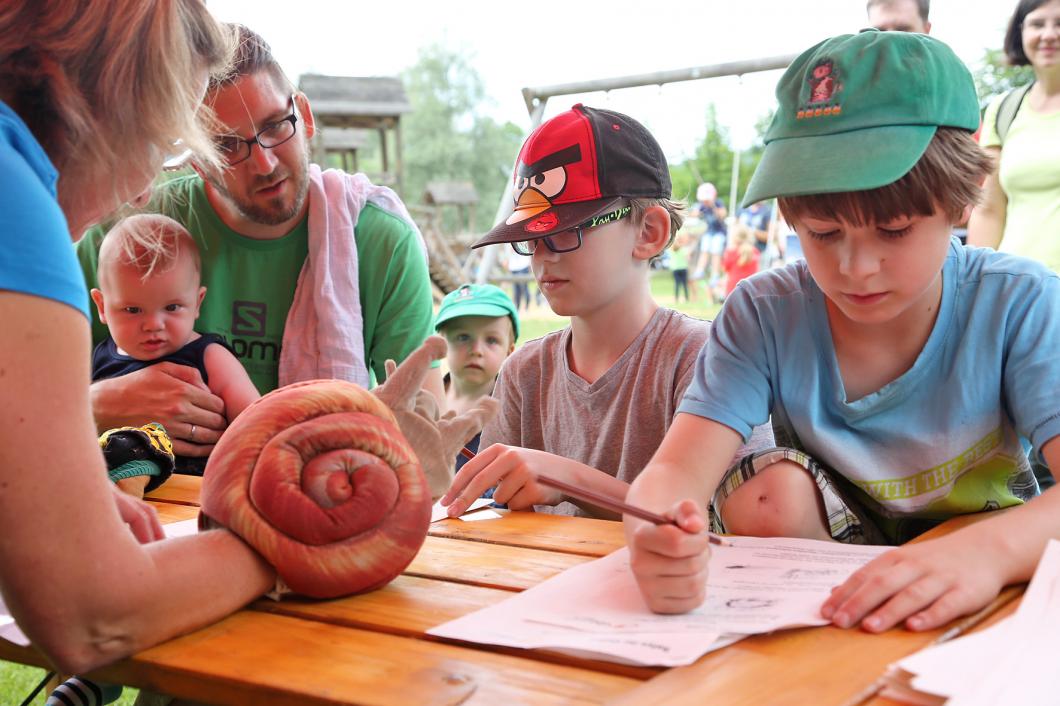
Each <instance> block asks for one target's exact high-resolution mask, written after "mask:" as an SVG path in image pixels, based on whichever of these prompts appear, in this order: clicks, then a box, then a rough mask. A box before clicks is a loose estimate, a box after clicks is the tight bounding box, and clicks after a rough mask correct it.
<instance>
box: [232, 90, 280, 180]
mask: <svg viewBox="0 0 1060 706" xmlns="http://www.w3.org/2000/svg"><path fill="white" fill-rule="evenodd" d="M297 122H298V114H297V113H296V111H295V103H294V96H291V114H290V115H288V116H287V117H286V118H282V119H280V120H277V121H276V122H274V123H269V124H268V125H266V126H265V127H263V128H262V129H261V130H259V131H258V134H256V135H254V137H252V138H251V139H249V140H245V139H243V138H242V137H239V136H238V135H225V136H223V137H221V136H219V137H217V138H216V142H217V151H218V152H220V153H221V156H222V157H223V158H224V160H225V162H227V163H228V166H230V167H231V166H235V165H237V164H239V163H240V162H245V161H246V160H248V159H250V149H251V147H253V146H254V145H257V146H258V147H261V148H262V149H268V150H271V149H272V148H273V147H279V146H280V145H282V144H283V143H284V142H287V141H288V140H290V139H291V138H292V137H294V134H295V123H297Z"/></svg>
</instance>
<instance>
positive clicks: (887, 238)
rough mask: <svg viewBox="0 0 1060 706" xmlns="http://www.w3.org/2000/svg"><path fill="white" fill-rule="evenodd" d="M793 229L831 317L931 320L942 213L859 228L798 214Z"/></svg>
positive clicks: (944, 247)
mask: <svg viewBox="0 0 1060 706" xmlns="http://www.w3.org/2000/svg"><path fill="white" fill-rule="evenodd" d="M794 227H795V231H796V233H798V235H799V242H800V243H801V244H802V249H803V253H804V254H805V256H806V264H807V265H808V266H809V268H810V273H811V274H812V275H813V278H814V281H816V282H817V286H818V287H820V288H821V290H822V291H823V292H824V294H825V295H826V296H827V297H828V299H829V301H830V302H831V305H832V306H831V307H830V311H831V313H832V314H833V315H836V314H838V315H839V316H840V317H842V318H844V319H845V320H846V321H848V322H850V323H855V324H870V325H871V324H884V323H893V322H898V321H902V320H906V319H908V320H909V321H910V323H914V322H916V321H919V319H918V318H917V317H919V316H928V315H929V316H930V317H931V318H932V320H934V315H935V313H936V312H937V305H938V300H939V298H940V297H941V293H942V264H943V262H944V261H945V259H946V253H947V252H948V249H949V244H950V232H951V230H952V224H951V223H950V218H949V217H948V216H947V215H946V214H945V213H944V212H942V211H936V212H935V213H934V214H933V215H931V216H912V217H907V216H903V217H901V218H898V219H895V220H893V221H891V222H889V223H869V224H866V225H863V226H853V225H851V224H849V223H847V222H845V221H841V220H835V219H828V218H823V217H819V216H803V217H802V218H799V219H797V220H796V223H795V226H794Z"/></svg>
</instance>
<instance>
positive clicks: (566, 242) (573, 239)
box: [511, 206, 632, 255]
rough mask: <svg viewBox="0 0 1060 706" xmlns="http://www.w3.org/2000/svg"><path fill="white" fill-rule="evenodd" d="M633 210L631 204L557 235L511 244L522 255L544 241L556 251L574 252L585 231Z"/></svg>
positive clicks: (532, 252)
mask: <svg viewBox="0 0 1060 706" xmlns="http://www.w3.org/2000/svg"><path fill="white" fill-rule="evenodd" d="M631 211H632V209H631V208H630V207H629V206H622V207H620V208H619V209H618V210H615V211H611V212H610V213H605V214H603V215H600V216H596V217H595V218H593V219H591V220H589V221H587V222H585V223H582V224H581V225H580V226H576V227H574V228H571V229H569V230H565V231H562V232H560V233H556V234H555V235H546V236H545V237H543V238H535V239H534V240H516V241H515V242H513V243H512V244H511V245H512V249H513V250H515V252H517V253H519V254H520V255H533V254H534V251H535V250H537V244H538V243H542V242H543V243H544V244H545V247H547V248H548V249H549V250H551V251H552V252H554V253H564V252H572V251H574V250H577V249H578V248H580V247H581V246H582V236H583V235H584V233H585V231H587V230H588V229H590V228H596V227H597V226H602V225H606V224H608V223H613V222H615V221H617V220H621V219H623V218H625V217H626V216H628V215H629V214H630V212H631Z"/></svg>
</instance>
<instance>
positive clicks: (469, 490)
mask: <svg viewBox="0 0 1060 706" xmlns="http://www.w3.org/2000/svg"><path fill="white" fill-rule="evenodd" d="M563 462H564V459H561V458H559V457H558V456H555V455H553V454H550V453H547V452H545V451H535V450H533V449H524V448H520V447H518V446H505V445H504V444H493V445H492V446H490V447H489V448H488V449H486V450H485V451H483V452H482V453H480V454H478V455H477V456H475V458H473V459H471V460H470V461H468V462H467V463H465V464H464V466H463V467H462V468H461V469H460V470H459V471H458V472H457V474H456V476H455V477H454V478H453V482H452V484H451V485H450V486H449V491H448V492H447V493H446V494H445V496H444V497H443V498H442V505H446V506H448V507H449V517H459V516H460V515H461V514H462V513H463V512H464V510H466V509H467V507H468V506H469V505H471V503H472V502H473V501H474V500H475V498H478V497H481V496H482V494H483V493H484V492H486V490H487V489H489V488H492V487H493V486H497V489H496V490H495V491H494V492H493V499H494V501H496V502H498V503H504V504H507V505H508V507H509V508H511V509H512V510H525V509H527V508H532V507H533V506H534V505H557V504H559V503H561V502H562V501H563V500H564V496H563V494H562V493H561V492H560V491H558V490H555V489H554V488H550V487H548V486H544V485H541V484H540V483H538V482H537V473H538V472H543V473H544V472H547V473H548V475H549V476H552V477H555V478H558V479H560V480H568V478H567V476H566V474H564V473H563V471H562V469H563Z"/></svg>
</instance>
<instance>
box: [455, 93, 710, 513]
mask: <svg viewBox="0 0 1060 706" xmlns="http://www.w3.org/2000/svg"><path fill="white" fill-rule="evenodd" d="M514 180H515V189H514V193H513V199H514V201H515V204H514V208H515V210H514V212H513V213H512V214H511V216H509V217H508V219H507V220H506V221H505V222H504V223H502V224H499V225H498V226H496V227H495V228H494V229H493V230H491V231H490V232H489V233H488V234H487V235H486V236H485V237H484V238H483V239H482V240H480V241H479V242H477V243H475V246H474V247H480V246H483V245H488V244H491V243H511V244H512V246H513V247H514V248H515V250H516V251H517V252H520V253H525V254H530V255H532V261H531V262H532V269H533V272H534V278H535V279H536V280H537V283H538V286H539V288H540V290H541V292H543V293H544V295H545V298H546V299H547V300H548V303H549V306H550V307H551V308H552V310H553V311H554V312H555V313H557V314H559V315H561V316H569V317H570V319H571V323H570V326H568V327H567V328H565V329H563V330H562V331H557V332H554V333H551V334H549V335H547V336H545V337H543V338H539V339H536V340H533V341H528V342H526V343H524V344H523V345H522V347H521V348H520V349H519V350H518V351H517V352H516V353H515V354H514V355H512V356H511V358H509V359H508V362H507V363H505V366H504V368H503V369H502V370H501V374H500V377H499V379H498V381H497V388H496V390H495V392H494V396H495V397H496V398H497V399H498V400H499V401H500V403H501V411H500V413H499V414H498V416H497V417H496V418H495V419H494V420H493V421H491V422H489V423H488V424H487V425H486V427H485V428H484V429H483V431H482V449H483V450H482V451H481V452H480V453H479V455H478V456H477V457H476V458H475V459H473V460H471V461H469V462H468V463H467V464H465V465H464V467H463V468H462V469H461V470H460V471H459V472H458V473H457V475H456V477H455V478H454V479H453V484H452V486H451V487H450V489H449V492H448V493H447V494H446V496H445V497H444V498H442V503H443V504H445V505H449V514H450V515H451V516H455V515H459V514H460V513H461V512H463V510H464V508H466V507H467V505H468V504H469V503H470V502H471V501H472V500H474V499H475V498H477V497H479V496H480V495H481V494H482V492H483V491H484V490H486V489H487V488H490V487H493V486H496V491H495V493H494V496H493V497H494V499H495V500H496V501H497V502H500V503H507V505H508V506H509V507H510V508H512V509H524V508H529V507H532V506H533V507H536V509H537V510H538V511H547V512H555V513H560V514H583V515H585V514H588V515H597V516H610V517H613V515H611V514H610V513H608V512H607V511H606V510H603V509H602V508H596V507H593V506H591V505H589V504H587V503H584V502H582V501H579V500H576V499H569V498H567V497H566V496H564V495H563V494H562V493H559V492H557V491H555V490H553V489H551V488H549V487H547V486H544V485H541V484H539V483H537V481H536V478H537V475H538V474H547V475H549V476H551V477H554V478H558V479H560V480H564V481H566V482H567V483H570V484H573V485H577V486H579V487H582V488H587V489H590V490H594V491H596V492H598V493H603V494H606V495H610V496H612V497H614V498H619V499H621V498H623V497H625V494H626V491H627V489H628V487H629V485H628V484H629V482H630V481H631V480H632V479H633V478H635V477H636V475H637V474H638V473H640V471H641V469H642V468H643V467H644V465H645V464H646V463H647V461H648V459H649V458H651V454H652V453H653V452H654V450H655V448H656V446H657V445H658V443H659V441H660V440H661V439H662V437H663V435H664V434H665V432H666V429H667V428H668V427H669V425H670V420H671V419H672V418H673V415H674V414H675V412H676V410H677V404H678V402H679V401H680V399H681V396H682V394H683V392H684V389H685V387H686V386H687V385H688V383H689V382H690V380H691V377H692V368H693V363H694V361H695V358H696V355H697V353H698V351H699V349H700V347H701V346H702V344H703V342H704V341H705V340H706V336H707V332H708V330H709V324H708V323H707V322H705V321H700V320H698V319H693V318H691V317H688V316H685V315H684V314H681V313H679V312H677V311H673V310H671V309H665V308H662V307H660V306H659V305H658V304H657V303H656V302H655V300H654V299H653V298H652V295H651V290H650V286H649V284H650V282H649V274H650V270H649V263H650V261H651V260H652V259H653V258H655V257H657V256H658V255H659V254H660V253H661V252H662V251H663V249H664V248H666V247H667V245H669V244H670V242H671V241H672V240H673V237H674V233H676V231H677V229H678V228H679V227H680V225H681V220H682V209H681V206H680V205H679V204H676V203H675V202H673V201H671V200H670V192H671V186H670V176H669V170H668V167H667V163H666V158H665V157H664V155H663V152H662V149H661V148H660V147H659V144H658V143H657V142H656V141H655V138H654V137H652V135H651V134H650V133H649V132H648V131H647V130H646V129H645V128H644V127H643V126H642V125H641V124H640V123H638V122H637V121H635V120H633V119H632V118H630V117H628V116H626V115H622V114H621V113H616V112H613V111H609V110H600V109H595V108H589V107H586V106H582V105H576V106H574V107H573V108H572V109H571V110H569V111H566V112H564V113H562V114H560V115H558V116H556V117H554V118H552V119H551V120H549V121H547V122H546V123H544V124H543V125H541V126H540V127H539V128H537V130H535V131H534V133H533V134H531V135H530V137H529V138H528V139H527V141H526V142H525V144H524V145H523V148H522V150H521V152H520V153H519V159H518V162H517V166H516V171H515V175H514Z"/></svg>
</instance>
